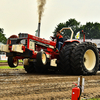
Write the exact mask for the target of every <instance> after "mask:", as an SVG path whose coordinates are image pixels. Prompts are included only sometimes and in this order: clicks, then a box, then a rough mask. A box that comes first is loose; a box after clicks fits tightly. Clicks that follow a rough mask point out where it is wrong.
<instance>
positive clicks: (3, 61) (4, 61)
mask: <svg viewBox="0 0 100 100" xmlns="http://www.w3.org/2000/svg"><path fill="white" fill-rule="evenodd" d="M6 62H7V60H0V63H6ZM19 62H23V61H22V60H19Z"/></svg>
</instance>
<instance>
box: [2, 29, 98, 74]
mask: <svg viewBox="0 0 100 100" xmlns="http://www.w3.org/2000/svg"><path fill="white" fill-rule="evenodd" d="M64 29H70V30H71V32H72V33H71V39H70V40H66V41H65V42H64V43H63V45H62V47H61V50H60V51H59V52H58V50H57V49H56V42H55V41H49V40H45V39H42V38H39V37H36V36H33V35H30V34H27V33H19V34H18V36H16V35H12V36H11V37H10V38H9V39H8V41H7V44H6V45H2V46H1V51H4V52H6V55H7V57H8V65H9V66H10V67H11V68H13V67H17V66H18V59H23V66H24V68H25V70H26V71H27V73H34V72H39V73H41V72H48V71H49V70H50V69H53V70H54V69H57V70H59V71H60V72H62V73H65V74H76V75H93V74H96V72H97V71H98V68H99V54H98V49H97V47H96V45H95V44H94V43H91V42H82V43H80V42H79V41H77V40H72V38H73V30H72V29H71V28H63V29H61V31H63V30H64ZM61 31H60V32H61Z"/></svg>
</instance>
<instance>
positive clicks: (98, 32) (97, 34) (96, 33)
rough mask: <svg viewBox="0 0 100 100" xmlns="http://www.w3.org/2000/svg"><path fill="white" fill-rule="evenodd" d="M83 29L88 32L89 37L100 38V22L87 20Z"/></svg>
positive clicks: (87, 36)
mask: <svg viewBox="0 0 100 100" xmlns="http://www.w3.org/2000/svg"><path fill="white" fill-rule="evenodd" d="M83 29H84V31H85V32H86V38H87V39H91V38H93V39H100V23H97V22H95V23H93V22H87V23H86V25H84V26H83Z"/></svg>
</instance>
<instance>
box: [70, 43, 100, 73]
mask: <svg viewBox="0 0 100 100" xmlns="http://www.w3.org/2000/svg"><path fill="white" fill-rule="evenodd" d="M70 61H71V62H70V63H71V68H72V70H73V72H74V74H78V75H94V74H96V72H97V71H98V68H99V54H98V49H97V47H96V45H95V44H94V43H91V42H83V43H80V44H79V45H77V46H75V48H74V49H73V50H72V53H71V57H70Z"/></svg>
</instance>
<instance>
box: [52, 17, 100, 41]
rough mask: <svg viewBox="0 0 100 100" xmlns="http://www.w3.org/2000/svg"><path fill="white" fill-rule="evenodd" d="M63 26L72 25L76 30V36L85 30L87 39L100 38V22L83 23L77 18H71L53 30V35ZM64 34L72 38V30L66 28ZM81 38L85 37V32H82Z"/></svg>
mask: <svg viewBox="0 0 100 100" xmlns="http://www.w3.org/2000/svg"><path fill="white" fill-rule="evenodd" d="M63 27H71V28H72V29H73V31H74V37H75V35H76V33H77V32H78V31H80V32H81V31H82V30H84V32H85V33H86V39H91V38H92V39H100V23H98V22H95V23H93V22H87V23H86V25H81V23H80V22H78V21H77V20H75V19H69V20H68V21H66V22H65V23H59V24H58V25H57V26H56V27H55V29H54V32H53V35H54V36H55V35H56V32H57V31H59V30H61V29H62V28H63ZM62 35H63V36H64V37H66V38H70V35H71V32H70V30H64V31H63V32H62ZM80 38H83V34H80Z"/></svg>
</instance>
